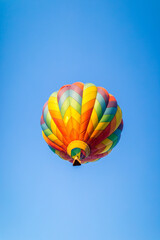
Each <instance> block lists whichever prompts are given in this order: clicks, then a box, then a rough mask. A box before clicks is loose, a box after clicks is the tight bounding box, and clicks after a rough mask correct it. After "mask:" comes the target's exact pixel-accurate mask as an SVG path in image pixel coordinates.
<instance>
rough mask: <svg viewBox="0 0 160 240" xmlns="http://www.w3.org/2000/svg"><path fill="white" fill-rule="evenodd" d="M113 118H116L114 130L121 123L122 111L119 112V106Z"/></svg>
mask: <svg viewBox="0 0 160 240" xmlns="http://www.w3.org/2000/svg"><path fill="white" fill-rule="evenodd" d="M115 117H116V127H115V129H117V128H118V126H119V125H120V123H121V121H122V111H121V109H120V107H119V106H117V112H116V115H115Z"/></svg>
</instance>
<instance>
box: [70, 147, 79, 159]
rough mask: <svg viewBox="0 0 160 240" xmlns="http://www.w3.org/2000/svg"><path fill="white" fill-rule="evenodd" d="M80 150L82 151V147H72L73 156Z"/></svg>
mask: <svg viewBox="0 0 160 240" xmlns="http://www.w3.org/2000/svg"><path fill="white" fill-rule="evenodd" d="M80 151H81V149H80V148H74V149H72V151H71V157H73V156H75V155H77V154H78V153H79V152H80Z"/></svg>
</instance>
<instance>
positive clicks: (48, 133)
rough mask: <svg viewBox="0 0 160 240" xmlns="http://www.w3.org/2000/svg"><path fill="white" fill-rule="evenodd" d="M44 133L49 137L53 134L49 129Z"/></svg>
mask: <svg viewBox="0 0 160 240" xmlns="http://www.w3.org/2000/svg"><path fill="white" fill-rule="evenodd" d="M43 132H44V134H45V135H46V136H47V137H48V136H49V135H51V134H52V132H51V131H50V130H49V128H47V129H46V130H44V131H43Z"/></svg>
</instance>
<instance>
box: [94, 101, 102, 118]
mask: <svg viewBox="0 0 160 240" xmlns="http://www.w3.org/2000/svg"><path fill="white" fill-rule="evenodd" d="M94 109H95V111H96V113H97V116H98V121H100V119H101V117H102V115H103V113H102V107H101V104H100V103H99V102H98V100H97V99H96V101H95V104H94Z"/></svg>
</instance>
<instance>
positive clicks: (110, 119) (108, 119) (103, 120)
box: [100, 115, 114, 122]
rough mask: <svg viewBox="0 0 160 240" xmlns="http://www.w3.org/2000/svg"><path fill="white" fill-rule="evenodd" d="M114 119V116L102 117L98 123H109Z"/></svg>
mask: <svg viewBox="0 0 160 240" xmlns="http://www.w3.org/2000/svg"><path fill="white" fill-rule="evenodd" d="M113 118H114V115H103V117H102V119H101V121H100V122H111V121H112V119H113Z"/></svg>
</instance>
